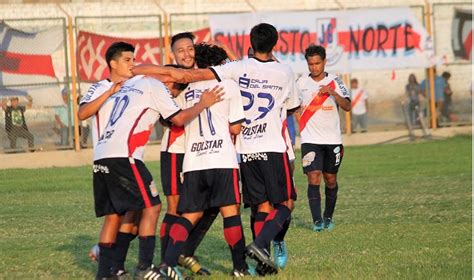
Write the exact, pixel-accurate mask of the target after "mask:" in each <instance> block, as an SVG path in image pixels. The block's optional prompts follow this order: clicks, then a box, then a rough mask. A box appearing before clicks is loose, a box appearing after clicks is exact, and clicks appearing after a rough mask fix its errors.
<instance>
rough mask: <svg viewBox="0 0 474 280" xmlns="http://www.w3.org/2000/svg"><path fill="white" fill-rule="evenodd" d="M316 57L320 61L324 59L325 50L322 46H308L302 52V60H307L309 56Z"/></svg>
mask: <svg viewBox="0 0 474 280" xmlns="http://www.w3.org/2000/svg"><path fill="white" fill-rule="evenodd" d="M316 55H318V56H319V57H321V59H322V60H325V59H326V49H325V48H324V47H323V46H316V45H310V46H309V47H307V48H306V50H305V51H304V58H305V59H306V60H308V57H310V56H316Z"/></svg>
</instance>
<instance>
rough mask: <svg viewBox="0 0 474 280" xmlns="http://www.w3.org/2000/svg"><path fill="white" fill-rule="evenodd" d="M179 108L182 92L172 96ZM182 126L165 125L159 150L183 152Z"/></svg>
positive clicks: (181, 103)
mask: <svg viewBox="0 0 474 280" xmlns="http://www.w3.org/2000/svg"><path fill="white" fill-rule="evenodd" d="M174 100H175V101H176V103H177V104H178V106H179V107H180V108H183V106H184V93H181V94H179V95H178V96H177V97H175V98H174ZM184 142H185V137H184V127H182V126H176V125H173V124H172V125H171V126H170V127H165V131H164V132H163V138H162V139H161V151H162V152H168V153H172V154H184V151H185V148H184Z"/></svg>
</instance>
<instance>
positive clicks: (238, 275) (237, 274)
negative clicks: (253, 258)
mask: <svg viewBox="0 0 474 280" xmlns="http://www.w3.org/2000/svg"><path fill="white" fill-rule="evenodd" d="M230 276H232V277H234V278H242V277H245V276H257V273H256V271H255V268H253V271H252V270H251V269H250V267H249V268H248V269H244V270H239V269H236V268H234V270H232V272H231V273H230Z"/></svg>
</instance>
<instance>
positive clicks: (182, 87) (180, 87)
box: [165, 64, 188, 91]
mask: <svg viewBox="0 0 474 280" xmlns="http://www.w3.org/2000/svg"><path fill="white" fill-rule="evenodd" d="M165 67H172V68H178V69H186V67H184V66H181V65H178V64H166V65H165ZM187 87H188V84H183V83H173V88H174V89H177V90H179V91H183V90H185V89H186V88H187Z"/></svg>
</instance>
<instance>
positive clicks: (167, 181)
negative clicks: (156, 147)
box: [160, 152, 184, 196]
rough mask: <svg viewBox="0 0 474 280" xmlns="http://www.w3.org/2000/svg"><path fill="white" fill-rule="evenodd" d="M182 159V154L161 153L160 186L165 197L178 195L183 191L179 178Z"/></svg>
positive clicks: (181, 169)
mask: <svg viewBox="0 0 474 280" xmlns="http://www.w3.org/2000/svg"><path fill="white" fill-rule="evenodd" d="M183 159H184V154H173V153H168V152H161V159H160V170H161V185H162V186H163V193H164V194H165V195H166V196H170V195H180V194H181V192H182V191H183V180H182V178H181V176H182V172H183Z"/></svg>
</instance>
